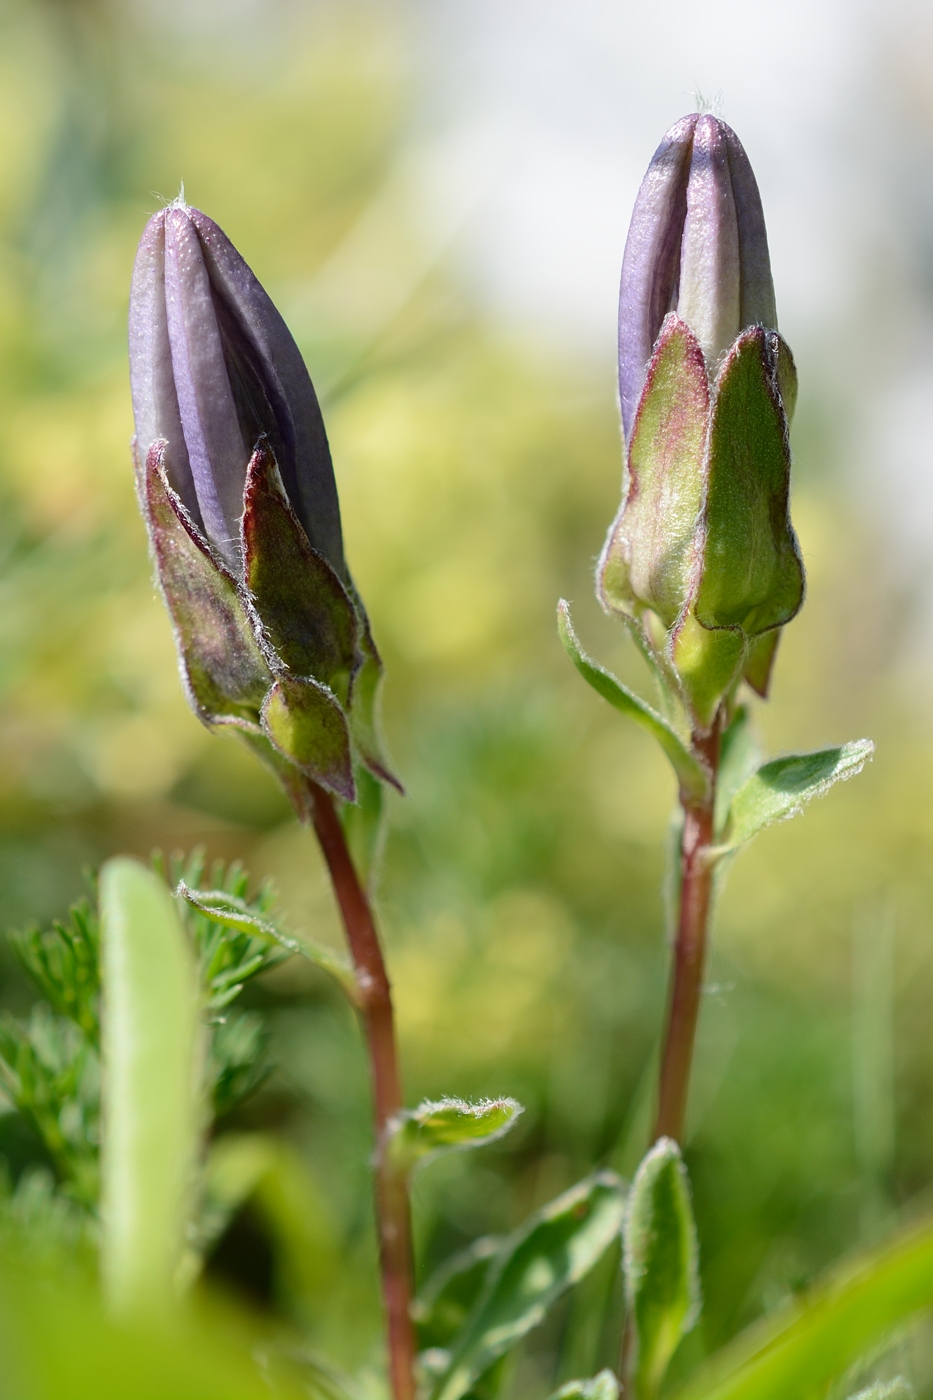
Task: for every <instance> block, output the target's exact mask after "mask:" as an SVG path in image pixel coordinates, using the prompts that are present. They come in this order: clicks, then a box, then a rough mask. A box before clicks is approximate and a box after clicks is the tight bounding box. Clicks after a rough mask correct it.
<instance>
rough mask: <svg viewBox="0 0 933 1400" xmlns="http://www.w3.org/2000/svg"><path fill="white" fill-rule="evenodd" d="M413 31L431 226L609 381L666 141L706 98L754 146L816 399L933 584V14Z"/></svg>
mask: <svg viewBox="0 0 933 1400" xmlns="http://www.w3.org/2000/svg"><path fill="white" fill-rule="evenodd" d="M413 19H414V23H413V26H412V28H413V32H414V35H415V38H416V43H417V46H418V49H419V56H420V64H421V74H422V82H423V84H424V88H425V108H424V116H423V120H422V129H423V139H424V152H423V158H424V166H423V169H422V181H423V183H422V188H423V189H424V191H425V192H426V194H427V197H428V203H429V204H430V205H431V207H432V209H433V213H434V217H438V210H444V209H447V210H448V211H456V212H455V213H454V214H452V217H453V218H455V219H460V218H464V217H465V223H464V224H462V225H460V229H461V231H460V235H459V238H458V240H457V241H458V246H459V250H460V253H461V256H462V257H463V258H464V259H465V260H466V264H467V266H468V268H469V269H470V272H471V274H472V276H473V277H474V279H475V281H476V284H477V285H478V287H479V288H480V289H481V290H482V292H483V293H484V294H485V295H486V296H487V297H488V298H489V299H490V300H491V301H493V302H494V303H495V304H497V305H498V306H499V307H500V308H501V309H502V310H503V311H504V312H505V313H506V314H508V315H509V316H510V317H514V318H517V319H518V320H520V321H523V322H525V323H528V324H532V325H539V326H540V327H541V329H542V330H544V331H548V332H557V333H559V334H561V335H564V336H571V337H573V338H574V339H575V340H577V341H579V342H580V343H581V344H582V345H584V346H586V347H588V348H589V349H590V350H592V351H593V352H594V353H596V354H598V355H599V357H600V360H602V359H603V358H606V359H607V361H611V357H612V355H613V342H614V333H615V327H614V323H615V300H616V295H617V283H618V273H619V265H620V262H621V256H622V248H623V244H624V240H625V232H626V228H627V223H628V216H629V211H630V209H631V205H632V201H633V199H634V196H635V192H636V190H637V188H638V183H639V181H640V179H641V176H642V174H643V172H644V168H645V166H646V164H647V162H648V159H649V158H650V156H651V153H652V151H653V150H654V148H655V146H656V145H657V143H658V141H659V140H660V138H661V136H662V134H663V132H664V131H665V129H666V128H667V127H668V126H669V125H670V124H671V123H672V122H673V121H674V120H676V118H678V117H679V116H681V115H682V114H683V113H684V112H687V111H690V110H692V109H693V108H694V106H695V100H694V94H695V93H697V92H699V93H701V94H702V96H703V98H704V99H706V101H707V103H709V104H711V105H712V106H713V109H714V110H717V111H718V112H719V113H720V114H721V115H722V116H723V117H725V119H726V120H727V121H729V122H730V124H731V125H732V126H734V127H735V129H736V131H737V132H738V134H739V136H740V138H741V139H742V141H743V143H744V144H745V146H746V149H747V150H748V152H749V155H750V157H751V160H752V163H753V165H754V168H755V170H756V173H757V175H758V179H759V184H760V186H761V189H762V195H763V198H764V204H765V212H766V216H767V219H768V226H769V232H770V239H771V250H772V261H773V267H774V274H775V283H776V287H777V296H778V310H779V316H780V319H781V326H782V330H783V331H784V333H785V335H786V336H787V338H788V340H789V341H790V343H791V345H792V346H793V348H794V350H795V352H796V354H797V358H798V362H799V366H800V370H801V379H802V394H804V395H805V394H806V393H807V390H808V387H809V386H811V385H812V386H816V385H817V384H819V385H820V387H821V389H822V390H823V391H824V393H828V394H830V395H833V396H835V400H836V401H837V402H838V413H839V420H841V421H838V420H837V422H836V424H835V426H836V428H837V429H839V430H840V432H839V448H840V453H841V455H844V456H845V458H846V469H847V471H848V470H851V472H852V477H853V481H858V483H859V489H860V491H861V492H862V493H863V494H865V495H866V496H867V497H868V500H869V502H870V504H871V506H872V508H873V509H876V510H877V512H878V514H879V517H880V518H882V519H884V520H886V521H888V522H889V524H890V526H891V527H892V528H893V530H894V531H895V533H896V537H897V539H898V542H899V544H900V545H902V546H903V553H904V558H905V560H909V561H910V562H911V563H912V564H913V565H915V566H917V567H922V566H923V565H927V566H929V564H930V563H931V562H933V435H931V431H930V428H931V419H933V3H927V4H923V3H919V0H782V2H781V3H780V4H774V3H764V2H763V0H703V3H698V0H691V3H686V0H666V2H665V3H655V4H650V3H645V0H641V3H633V0H416V3H415V4H414V12H413ZM441 222H442V223H443V217H441ZM927 571H928V572H929V573H930V574H931V575H933V569H931V568H929V567H927ZM931 635H933V633H931Z"/></svg>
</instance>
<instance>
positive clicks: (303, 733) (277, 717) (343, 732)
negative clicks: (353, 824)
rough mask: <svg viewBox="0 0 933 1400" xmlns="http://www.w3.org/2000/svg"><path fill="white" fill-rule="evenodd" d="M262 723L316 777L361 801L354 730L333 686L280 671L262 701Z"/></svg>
mask: <svg viewBox="0 0 933 1400" xmlns="http://www.w3.org/2000/svg"><path fill="white" fill-rule="evenodd" d="M262 727H263V729H264V731H265V733H266V735H267V736H268V738H269V739H270V740H271V742H272V743H273V744H274V745H275V747H276V748H277V749H278V751H279V753H280V754H282V756H283V757H284V758H287V759H288V760H289V761H290V762H292V763H294V764H295V766H296V767H297V768H300V769H301V771H302V772H303V773H306V774H307V776H308V777H309V778H312V779H313V780H314V782H316V783H320V784H321V786H322V787H325V788H328V789H329V791H330V792H333V793H335V794H336V795H337V797H342V798H343V799H344V800H345V801H347V802H354V801H355V800H356V787H355V785H354V782H353V760H352V758H351V755H350V734H349V731H348V729H347V721H346V717H345V716H344V713H343V710H342V709H341V708H340V703H339V701H338V700H337V697H336V696H335V695H334V693H333V691H330V690H328V689H327V687H326V686H325V685H321V683H320V681H316V680H313V679H312V678H310V677H302V676H279V678H278V680H277V681H276V682H275V684H274V685H273V687H272V689H271V690H270V691H269V693H268V695H267V696H266V698H265V701H264V702H263V707H262Z"/></svg>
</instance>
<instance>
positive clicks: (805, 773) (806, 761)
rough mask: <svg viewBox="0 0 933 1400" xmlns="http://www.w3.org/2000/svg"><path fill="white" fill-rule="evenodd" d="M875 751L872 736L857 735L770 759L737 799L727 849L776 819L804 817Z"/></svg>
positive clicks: (852, 774)
mask: <svg viewBox="0 0 933 1400" xmlns="http://www.w3.org/2000/svg"><path fill="white" fill-rule="evenodd" d="M874 751H875V746H874V744H873V743H872V741H871V740H870V739H857V740H855V742H854V743H851V744H843V745H842V746H841V747H840V748H836V749H819V750H818V751H817V752H816V753H797V754H789V755H788V756H787V757H786V758H774V759H772V760H771V761H770V762H769V763H765V764H764V765H763V766H762V767H761V768H759V769H758V772H757V773H754V774H753V775H752V777H750V778H748V779H746V781H745V782H744V783H743V784H742V786H741V787H740V788H739V790H738V792H737V793H736V794H735V796H734V798H733V799H732V805H731V807H730V810H729V817H728V824H727V826H726V833H725V841H726V847H727V849H730V850H731V849H734V848H735V847H736V846H740V845H741V844H742V843H743V841H750V840H751V838H752V837H753V836H755V835H757V833H758V832H759V831H763V830H764V828H765V827H766V826H771V824H772V823H773V822H780V821H787V820H788V818H790V817H796V816H798V815H799V814H800V813H801V812H802V811H803V809H804V807H805V805H806V804H807V803H808V802H811V801H812V800H813V798H814V797H822V796H823V794H824V793H826V792H828V791H829V789H830V788H831V787H832V785H833V783H838V782H840V781H841V780H844V779H846V778H852V777H854V776H855V774H856V773H860V772H861V771H862V769H863V768H864V766H865V764H866V763H867V762H868V760H869V759H870V758H871V756H872V754H873V753H874Z"/></svg>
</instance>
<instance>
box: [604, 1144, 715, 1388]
mask: <svg viewBox="0 0 933 1400" xmlns="http://www.w3.org/2000/svg"><path fill="white" fill-rule="evenodd" d="M697 1253H698V1251H697V1238H696V1227H695V1225H694V1223H693V1211H692V1209H691V1205H690V1187H689V1183H688V1181H687V1172H686V1169H685V1167H684V1164H683V1159H682V1157H681V1155H680V1148H679V1147H678V1146H677V1144H676V1142H674V1141H672V1139H671V1138H661V1139H660V1140H659V1141H658V1142H656V1143H655V1144H654V1146H653V1147H652V1149H651V1151H650V1152H649V1153H648V1154H647V1156H646V1157H645V1158H644V1160H643V1161H642V1163H641V1165H640V1167H639V1168H638V1171H637V1172H636V1173H635V1179H634V1181H633V1182H632V1189H631V1192H630V1194H629V1199H628V1206H627V1209H626V1212H625V1227H624V1250H623V1261H624V1268H625V1295H626V1303H627V1306H628V1310H629V1313H630V1314H631V1316H632V1319H633V1322H634V1330H635V1345H636V1353H635V1372H634V1374H635V1393H636V1395H637V1397H638V1400H653V1397H654V1396H656V1395H657V1394H658V1391H659V1390H660V1387H661V1382H662V1381H663V1379H664V1375H665V1372H666V1371H667V1367H668V1364H669V1362H670V1359H671V1357H672V1356H673V1355H674V1352H675V1351H676V1349H677V1347H678V1345H679V1343H680V1340H681V1338H682V1337H683V1336H684V1334H685V1333H686V1332H689V1330H690V1328H691V1327H692V1326H693V1324H694V1323H695V1322H696V1320H697V1317H698V1316H699V1312H700V1282H699V1274H698V1270H697Z"/></svg>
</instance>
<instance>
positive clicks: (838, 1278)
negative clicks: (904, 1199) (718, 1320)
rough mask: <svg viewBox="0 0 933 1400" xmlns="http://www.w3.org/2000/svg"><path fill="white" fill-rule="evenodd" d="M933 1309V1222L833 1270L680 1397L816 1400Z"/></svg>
mask: <svg viewBox="0 0 933 1400" xmlns="http://www.w3.org/2000/svg"><path fill="white" fill-rule="evenodd" d="M931 1307H933V1222H931V1221H929V1220H927V1221H926V1222H925V1223H924V1224H923V1225H921V1226H919V1227H916V1228H915V1229H913V1230H910V1231H908V1232H906V1233H903V1234H900V1235H898V1236H897V1237H895V1239H894V1240H893V1241H892V1242H891V1243H889V1244H888V1245H886V1246H885V1247H883V1248H882V1249H877V1250H872V1251H870V1252H867V1253H863V1254H860V1255H858V1256H856V1258H855V1259H854V1260H852V1261H850V1262H848V1263H847V1264H844V1265H842V1266H841V1267H839V1268H837V1269H835V1270H834V1271H833V1272H832V1273H830V1275H829V1276H828V1277H827V1278H826V1279H825V1280H824V1281H823V1282H821V1283H818V1284H817V1285H816V1286H815V1287H814V1288H813V1289H811V1291H810V1292H809V1294H808V1295H807V1296H806V1297H805V1298H803V1299H802V1300H795V1301H794V1302H793V1303H790V1304H788V1305H787V1306H786V1307H784V1308H782V1309H781V1310H780V1311H779V1312H778V1313H777V1314H776V1315H775V1316H772V1317H766V1318H763V1319H762V1320H761V1321H760V1322H757V1323H755V1324H753V1326H751V1327H750V1328H748V1329H747V1330H746V1331H745V1332H743V1333H741V1334H740V1335H739V1336H738V1337H736V1338H735V1340H734V1341H732V1342H730V1343H729V1344H728V1345H727V1346H726V1347H724V1348H723V1349H722V1350H721V1351H720V1352H717V1354H716V1355H715V1356H713V1357H711V1358H710V1360H709V1361H708V1362H706V1363H705V1364H704V1365H703V1366H702V1367H701V1369H700V1370H699V1371H698V1372H696V1373H695V1374H694V1375H693V1376H692V1377H691V1379H690V1380H689V1381H688V1382H687V1384H686V1385H685V1386H683V1387H682V1388H681V1389H680V1390H678V1391H677V1392H676V1394H675V1397H674V1400H810V1397H811V1396H813V1395H815V1394H819V1393H821V1392H822V1391H824V1390H825V1388H826V1386H827V1384H828V1383H829V1382H830V1381H832V1380H833V1379H835V1378H836V1377H838V1376H842V1375H844V1374H845V1372H847V1371H848V1370H849V1368H850V1367H851V1366H853V1365H854V1364H855V1363H856V1362H857V1361H858V1360H859V1359H860V1358H862V1357H866V1356H869V1355H871V1354H872V1352H874V1351H875V1349H876V1348H877V1347H878V1346H879V1345H880V1344H881V1343H882V1342H883V1341H884V1340H885V1339H886V1338H887V1337H890V1336H891V1335H892V1333H894V1332H896V1331H897V1330H899V1329H901V1328H903V1327H904V1326H905V1325H906V1324H909V1323H910V1322H912V1321H914V1320H916V1319H917V1318H918V1317H919V1316H920V1314H921V1313H923V1312H925V1311H927V1310H928V1309H930V1308H931Z"/></svg>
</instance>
